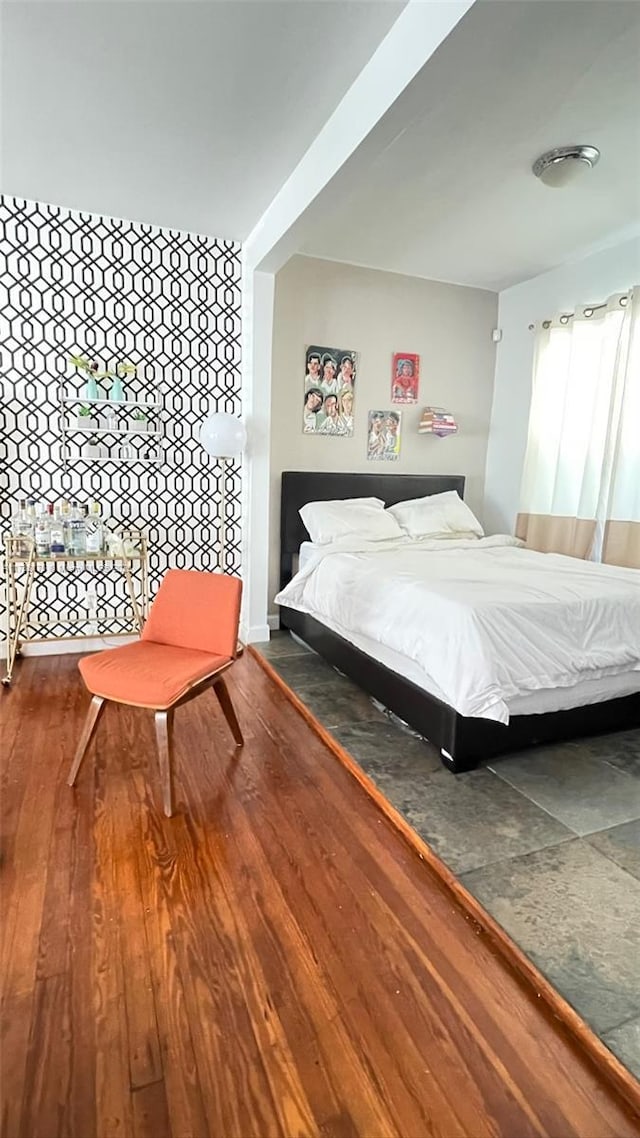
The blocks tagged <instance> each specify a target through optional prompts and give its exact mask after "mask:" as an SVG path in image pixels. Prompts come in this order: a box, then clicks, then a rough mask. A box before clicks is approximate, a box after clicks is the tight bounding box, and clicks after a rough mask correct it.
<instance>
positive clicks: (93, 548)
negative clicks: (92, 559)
mask: <svg viewBox="0 0 640 1138" xmlns="http://www.w3.org/2000/svg"><path fill="white" fill-rule="evenodd" d="M85 526H86V534H87V553H102V549H103V545H104V527H103V524H102V518H101V517H100V503H99V502H92V503H91V505H90V507H89V516H88V517H87V519H86V523H85Z"/></svg>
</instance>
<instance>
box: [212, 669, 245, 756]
mask: <svg viewBox="0 0 640 1138" xmlns="http://www.w3.org/2000/svg"><path fill="white" fill-rule="evenodd" d="M213 690H214V692H215V693H216V695H217V697H218V701H219V703H220V707H221V708H222V710H223V712H224V717H225V719H226V721H227V723H228V724H229V726H230V728H231V734H232V735H233V738H234V739H235V743H236V747H242V746H244V739H243V737H242V731H241V730H240V724H239V723H238V720H237V717H236V713H235V711H234V708H233V704H232V702H231V696H230V695H229V689H228V688H227V685H226V684H225V682H224V679H223V678H222V676H220V678H219V679H217V680H214V681H213Z"/></svg>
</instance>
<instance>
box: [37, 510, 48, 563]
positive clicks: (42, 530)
mask: <svg viewBox="0 0 640 1138" xmlns="http://www.w3.org/2000/svg"><path fill="white" fill-rule="evenodd" d="M35 543H36V554H37V555H38V557H47V556H48V554H49V552H50V548H51V530H50V525H49V509H48V506H47V503H46V502H42V503H41V505H40V509H39V511H38V515H37V517H36V524H35Z"/></svg>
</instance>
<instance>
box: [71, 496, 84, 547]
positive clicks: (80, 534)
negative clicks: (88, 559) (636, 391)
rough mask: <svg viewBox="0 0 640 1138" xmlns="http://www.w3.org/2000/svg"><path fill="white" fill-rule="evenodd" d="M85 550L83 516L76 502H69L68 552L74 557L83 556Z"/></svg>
mask: <svg viewBox="0 0 640 1138" xmlns="http://www.w3.org/2000/svg"><path fill="white" fill-rule="evenodd" d="M86 552H87V533H86V530H85V524H84V518H83V516H82V512H81V510H80V507H79V505H78V503H77V502H72V503H71V517H70V518H69V553H72V554H73V555H74V557H83V556H84V554H85V553H86Z"/></svg>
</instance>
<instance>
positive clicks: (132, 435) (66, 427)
mask: <svg viewBox="0 0 640 1138" xmlns="http://www.w3.org/2000/svg"><path fill="white" fill-rule="evenodd" d="M59 398H60V458H61V460H62V465H63V469H64V470H67V469H68V468H69V466H76V465H77V464H78V463H87V464H88V465H89V466H93V465H104V463H107V462H112V463H114V464H115V465H116V466H120V465H129V466H131V465H136V464H139V465H142V466H161V465H162V463H163V462H164V461H165V453H164V449H163V443H164V441H165V439H167V436H166V435H165V434H164V431H163V424H162V422H161V420H160V413H161V411H162V407H163V405H162V403H161V402H160V401H159V400H157V399H122V400H120V399H117V400H116V399H86V398H83V397H82V395H81V394H76V395H74V394H71V393H69V391H68V390H67V391H64V390H62V389H61V390H60V396H59ZM74 407H75V408H77V407H91V408H94V407H95V409H96V419H97V420H98V422H99V423H100V424H101V425H100V426H96V427H83V426H81V425H79V424H78V422H77V418H78V416H77V415H76V416H75V417H76V422H70V421H69V420H70V419H71V418H73V417H74V412H73V410H72V409H73V408H74ZM107 408H108V409H109V412H110V418H111V417H112V422H111V423H109V425H108V426H105V425H104V422H105V415H104V412H105V410H106V409H107ZM70 409H71V410H70ZM135 411H145V412H147V413H149V419H148V429H147V430H144V431H141V430H139V429H137V428H135V427H133V428H132V427H130V426H127V425H126V422H127V419H130V417H131V415H132V414H133V412H135ZM123 424H125V425H123ZM149 428H150V429H149ZM93 435H95V436H99V437H100V438H104V436H105V435H113V436H114V438H115V437H125V438H128V439H137V440H139V442H138V443H137V444H132V445H131V446H127V448H126V449H127V450H128V451H129V452H130V453H129V454H126V455H120V454H118V453H114V454H93V455H89V454H83V453H82V451H83V447H85V446H86V440H87V439H88V438H91V436H93ZM95 449H96V450H97V449H104V448H98V447H97V446H96V447H95ZM114 449H115V448H114Z"/></svg>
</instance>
